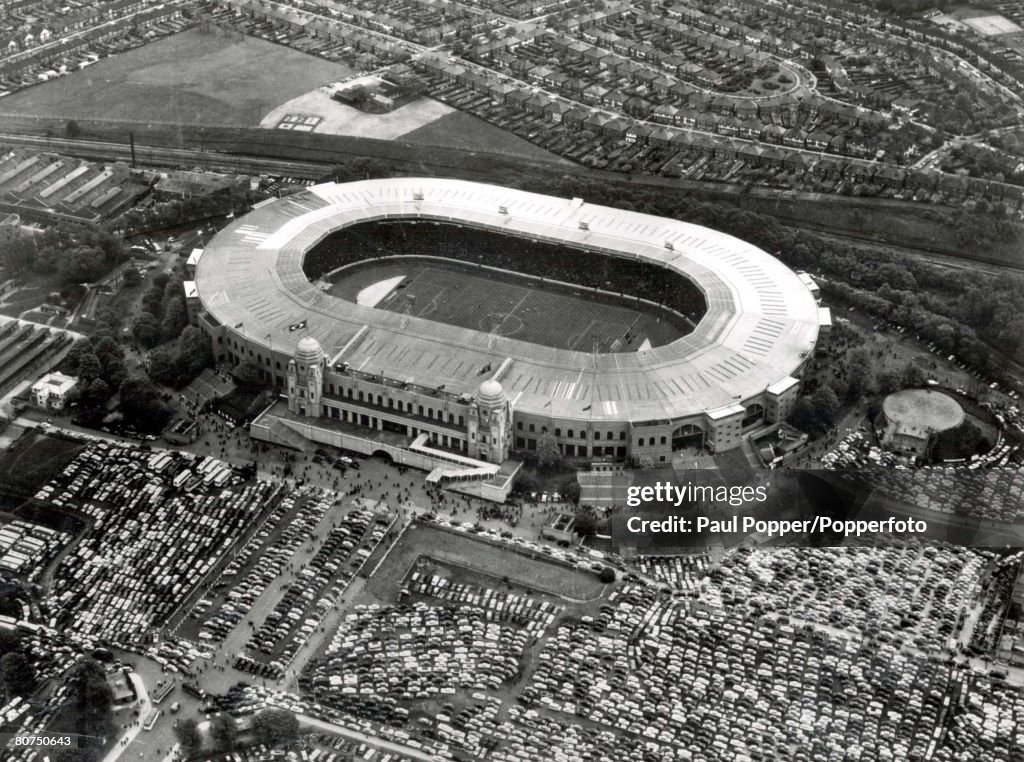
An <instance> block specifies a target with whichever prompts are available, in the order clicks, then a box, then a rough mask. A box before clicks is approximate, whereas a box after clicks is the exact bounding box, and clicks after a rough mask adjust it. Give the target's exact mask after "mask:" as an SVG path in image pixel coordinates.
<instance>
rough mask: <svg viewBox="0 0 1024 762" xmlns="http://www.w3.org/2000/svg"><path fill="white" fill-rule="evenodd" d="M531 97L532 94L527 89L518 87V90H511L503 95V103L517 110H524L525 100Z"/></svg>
mask: <svg viewBox="0 0 1024 762" xmlns="http://www.w3.org/2000/svg"><path fill="white" fill-rule="evenodd" d="M531 97H533V94H532V93H531V92H530V91H529V90H527V89H525V88H520V89H518V90H513V91H512V92H511V93H509V94H508V95H507V96H505V103H507V104H508V105H509V106H511V107H512V108H515V109H517V110H519V111H525V110H526V102H527V101H528V100H530V98H531Z"/></svg>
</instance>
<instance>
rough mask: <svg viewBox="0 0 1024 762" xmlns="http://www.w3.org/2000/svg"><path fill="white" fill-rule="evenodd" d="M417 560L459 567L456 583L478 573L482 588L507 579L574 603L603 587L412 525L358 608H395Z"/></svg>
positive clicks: (588, 577) (537, 561)
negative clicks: (366, 605)
mask: <svg viewBox="0 0 1024 762" xmlns="http://www.w3.org/2000/svg"><path fill="white" fill-rule="evenodd" d="M421 556H427V557H429V558H431V559H434V560H435V561H437V562H439V563H441V564H452V565H453V566H455V567H457V568H458V569H459V579H460V580H461V581H464V582H468V581H470V580H471V578H472V577H473V574H472V571H473V570H477V571H478V572H480V573H481V575H480V578H479V579H477V580H476V581H475V584H478V585H481V586H483V587H488V586H492V585H494V584H495V581H494V580H495V578H497V579H499V580H500V579H501V578H502V577H506V576H507V577H508V578H509V580H510V581H511V582H512V583H514V584H516V585H521V586H523V587H526V588H533V589H536V590H540V591H544V592H547V593H549V594H553V595H559V596H561V595H564V596H568V597H570V598H573V599H577V600H591V599H593V598H596V597H597V596H599V595H601V593H602V591H603V590H604V587H605V586H604V585H603V584H601V582H600V581H599V580H598V579H597V576H596V575H594V574H588V573H585V572H580V571H573V570H570V569H566V568H565V567H562V566H558V565H556V564H553V563H551V562H549V561H545V560H543V558H530V557H529V556H525V555H521V554H519V553H514V552H512V551H502V550H500V549H499V548H496V547H495V546H494V545H493V544H491V543H489V542H484V541H483V540H480V539H477V538H475V537H474V536H471V535H463V534H459V533H456V532H449V531H446V530H443V529H436V528H434V527H430V526H424V525H421V524H413V525H412V526H411V527H409V529H408V530H407V531H406V533H405V534H404V535H403V536H402V539H401V540H399V542H398V544H396V545H395V547H394V549H393V550H392V551H391V554H390V555H389V556H388V557H387V560H386V561H385V562H384V564H383V565H382V566H381V567H380V569H379V570H378V571H377V573H376V574H374V575H373V576H372V577H371V578H370V579H369V580H367V582H366V586H365V587H364V588H363V590H362V592H361V594H360V597H359V599H358V600H357V601H356V602H357V603H381V604H385V605H391V604H394V603H395V601H396V600H397V596H398V592H399V590H401V589H402V583H403V581H404V580H405V577H406V575H407V574H408V572H409V570H410V569H411V568H412V566H413V564H414V563H415V562H416V561H417V559H419V558H420V557H421Z"/></svg>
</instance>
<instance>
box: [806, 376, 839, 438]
mask: <svg viewBox="0 0 1024 762" xmlns="http://www.w3.org/2000/svg"><path fill="white" fill-rule="evenodd" d="M811 405H813V406H814V412H815V415H817V417H818V420H819V421H820V422H821V425H822V426H824V427H825V428H829V427H830V426H832V424H833V423H835V418H836V413H838V412H839V398H838V397H837V396H836V393H835V392H834V391H832V388H831V387H829V386H823V387H821V388H820V389H818V391H816V392H815V393H814V394H812V395H811Z"/></svg>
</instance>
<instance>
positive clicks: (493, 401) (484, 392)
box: [476, 378, 505, 407]
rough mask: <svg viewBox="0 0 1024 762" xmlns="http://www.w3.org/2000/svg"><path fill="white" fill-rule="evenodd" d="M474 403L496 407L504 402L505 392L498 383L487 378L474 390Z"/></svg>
mask: <svg viewBox="0 0 1024 762" xmlns="http://www.w3.org/2000/svg"><path fill="white" fill-rule="evenodd" d="M476 401H477V402H478V403H479V404H481V405H486V406H487V407H498V406H499V405H501V403H503V402H504V401H505V390H504V389H502V387H501V384H500V383H498V382H497V381H495V380H494V379H493V378H489V379H487V380H486V381H484V382H483V383H482V384H480V388H478V389H477V390H476Z"/></svg>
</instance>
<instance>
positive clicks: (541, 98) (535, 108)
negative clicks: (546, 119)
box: [526, 93, 551, 116]
mask: <svg viewBox="0 0 1024 762" xmlns="http://www.w3.org/2000/svg"><path fill="white" fill-rule="evenodd" d="M550 103H551V99H550V98H549V97H548V96H547V95H545V94H544V93H535V94H534V95H532V96H530V98H529V100H527V101H526V110H527V111H529V112H530V113H531V114H535V115H537V116H542V115H543V114H544V110H545V109H546V108H547V107H548V104H550Z"/></svg>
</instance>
